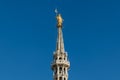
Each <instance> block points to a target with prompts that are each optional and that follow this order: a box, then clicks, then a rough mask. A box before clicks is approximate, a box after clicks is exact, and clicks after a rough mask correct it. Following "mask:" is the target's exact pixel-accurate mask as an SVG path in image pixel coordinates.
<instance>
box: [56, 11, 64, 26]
mask: <svg viewBox="0 0 120 80" xmlns="http://www.w3.org/2000/svg"><path fill="white" fill-rule="evenodd" d="M55 13H56V19H57V27H62V23H63V19H62V16H61V14H59V13H58V11H57V9H55Z"/></svg>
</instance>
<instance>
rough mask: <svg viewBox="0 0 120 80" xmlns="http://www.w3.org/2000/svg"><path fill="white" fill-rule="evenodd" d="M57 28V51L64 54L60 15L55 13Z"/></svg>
mask: <svg viewBox="0 0 120 80" xmlns="http://www.w3.org/2000/svg"><path fill="white" fill-rule="evenodd" d="M56 19H57V28H58V37H57V46H56V48H57V51H58V52H60V53H64V41H63V34H62V23H63V19H62V16H61V14H58V13H57V16H56Z"/></svg>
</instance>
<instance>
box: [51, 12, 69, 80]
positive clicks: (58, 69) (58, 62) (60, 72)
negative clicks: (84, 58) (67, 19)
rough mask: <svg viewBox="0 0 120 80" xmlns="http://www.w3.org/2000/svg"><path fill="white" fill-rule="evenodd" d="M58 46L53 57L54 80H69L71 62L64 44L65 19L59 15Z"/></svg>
mask: <svg viewBox="0 0 120 80" xmlns="http://www.w3.org/2000/svg"><path fill="white" fill-rule="evenodd" d="M56 18H57V29H58V37H57V46H56V51H55V52H54V56H53V59H54V60H53V63H52V66H51V67H52V70H53V79H54V80H68V69H69V67H70V62H69V61H68V57H67V53H66V52H65V50H64V42H63V36H62V23H63V19H62V16H61V15H60V14H57V16H56Z"/></svg>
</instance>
